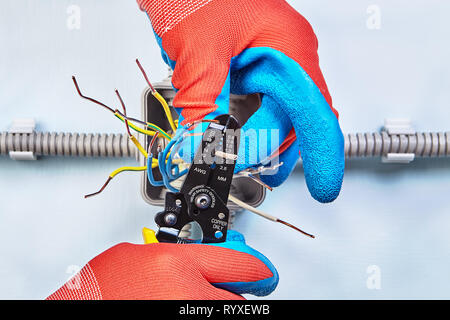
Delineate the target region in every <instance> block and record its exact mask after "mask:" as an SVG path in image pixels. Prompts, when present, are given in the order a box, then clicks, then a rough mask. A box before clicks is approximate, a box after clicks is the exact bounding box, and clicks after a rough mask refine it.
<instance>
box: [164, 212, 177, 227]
mask: <svg viewBox="0 0 450 320" xmlns="http://www.w3.org/2000/svg"><path fill="white" fill-rule="evenodd" d="M164 222H165V223H166V224H167V225H168V226H170V227H171V226H174V225H175V224H176V223H177V216H176V215H174V214H173V213H168V214H166V215H165V216H164Z"/></svg>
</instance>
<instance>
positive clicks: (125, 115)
mask: <svg viewBox="0 0 450 320" xmlns="http://www.w3.org/2000/svg"><path fill="white" fill-rule="evenodd" d="M115 92H116V95H117V97H118V98H119V101H120V104H121V105H122V108H123V114H124V119H125V127H126V128H127V132H128V136H129V137H131V136H133V135H132V134H131V131H130V125H129V124H128V119H127V108H126V107H125V103H124V102H123V100H122V97H121V96H120V93H119V90H117V89H116V90H115Z"/></svg>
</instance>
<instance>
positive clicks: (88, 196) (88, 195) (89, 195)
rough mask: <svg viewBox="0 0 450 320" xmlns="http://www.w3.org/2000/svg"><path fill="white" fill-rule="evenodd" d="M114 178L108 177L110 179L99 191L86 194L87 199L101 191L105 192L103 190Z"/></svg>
mask: <svg viewBox="0 0 450 320" xmlns="http://www.w3.org/2000/svg"><path fill="white" fill-rule="evenodd" d="M111 180H112V178H111V177H108V179H107V180H106V182H105V184H104V185H103V186H102V187H101V188H100V190H98V191H97V192H94V193H91V194H87V195H85V196H84V198H85V199H87V198H90V197H93V196H96V195H98V194H100V193H102V192H103V190H105V188H106V186H107V185H108V184H109V183H110V182H111Z"/></svg>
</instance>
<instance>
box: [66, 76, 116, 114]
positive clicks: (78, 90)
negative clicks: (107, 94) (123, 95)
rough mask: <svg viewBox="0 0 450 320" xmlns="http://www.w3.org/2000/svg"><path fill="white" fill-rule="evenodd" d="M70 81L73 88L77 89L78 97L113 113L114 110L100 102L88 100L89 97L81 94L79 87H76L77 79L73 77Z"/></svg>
mask: <svg viewBox="0 0 450 320" xmlns="http://www.w3.org/2000/svg"><path fill="white" fill-rule="evenodd" d="M72 81H73V84H74V85H75V88H76V89H77V92H78V95H79V96H80V97H82V98H83V99H86V100H89V101H91V102H93V103H95V104H98V105H99V106H102V107H103V108H106V109H107V110H109V111H111V112H112V113H115V111H114V109H112V108H110V107H108V106H107V105H106V104H104V103H101V102H100V101H97V100H95V99H93V98H90V97H87V96H85V95H83V94H82V93H81V90H80V87H79V86H78V82H77V79H76V78H75V76H72Z"/></svg>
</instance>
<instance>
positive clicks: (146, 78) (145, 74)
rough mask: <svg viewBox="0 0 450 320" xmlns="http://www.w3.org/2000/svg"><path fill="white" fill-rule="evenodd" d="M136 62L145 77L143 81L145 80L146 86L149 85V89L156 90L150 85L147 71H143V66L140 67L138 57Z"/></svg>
mask: <svg viewBox="0 0 450 320" xmlns="http://www.w3.org/2000/svg"><path fill="white" fill-rule="evenodd" d="M136 63H137V65H138V67H139V69H141V72H142V75H143V76H144V78H145V81H147V84H148V86H149V87H150V90H152V92H156V90H155V88H154V87H153V86H152V83H151V82H150V80H149V79H148V77H147V73H145V70H144V68H143V67H142V65H141V63H140V62H139V59H136Z"/></svg>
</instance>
